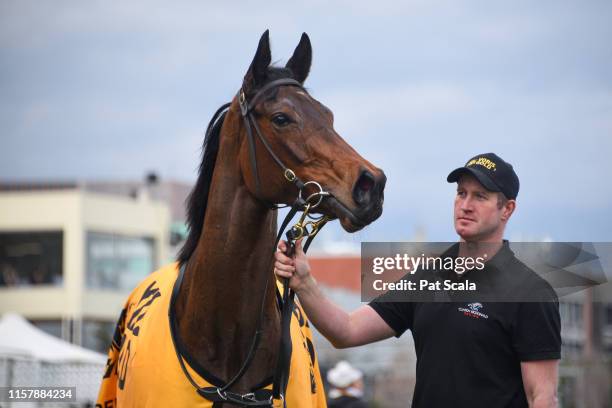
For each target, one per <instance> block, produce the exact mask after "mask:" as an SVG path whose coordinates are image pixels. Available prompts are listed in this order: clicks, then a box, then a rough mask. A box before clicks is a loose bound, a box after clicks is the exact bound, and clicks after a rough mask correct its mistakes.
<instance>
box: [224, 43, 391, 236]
mask: <svg viewBox="0 0 612 408" xmlns="http://www.w3.org/2000/svg"><path fill="white" fill-rule="evenodd" d="M270 62H271V53H270V42H269V34H268V31H266V32H265V33H264V34H263V35H262V36H261V39H260V40H259V45H258V47H257V51H256V53H255V57H254V58H253V61H252V62H251V65H250V67H249V69H248V71H247V73H246V75H245V77H244V81H243V84H242V88H241V92H240V93H239V95H238V97H237V98H235V100H234V101H233V103H234V104H238V105H240V107H241V109H242V113H243V117H248V120H245V122H244V126H243V127H242V129H241V133H242V134H241V140H242V145H241V148H240V154H239V161H240V168H241V172H242V177H243V180H244V183H245V185H246V187H247V189H248V190H249V191H250V192H251V194H253V195H254V196H256V197H257V198H258V199H260V200H262V201H264V202H267V203H284V204H291V203H293V202H294V201H295V199H296V197H297V195H298V189H296V185H295V183H291V182H288V181H291V178H290V177H287V173H286V171H285V170H286V169H290V170H291V172H292V173H294V174H295V175H296V176H297V178H298V179H299V180H303V181H304V182H305V183H306V186H305V187H303V189H304V190H308V191H303V194H304V196H308V194H312V192H313V191H315V192H317V187H316V184H314V183H308V182H316V183H318V184H319V185H320V186H321V188H322V189H323V190H324V191H326V192H328V193H329V196H326V197H325V199H323V200H322V202H321V204H320V205H319V206H318V207H317V208H316V211H317V212H320V213H322V214H325V215H326V216H328V217H329V218H331V219H335V218H337V219H339V220H340V223H341V225H342V227H343V228H344V229H345V230H346V231H348V232H354V231H357V230H360V229H361V228H363V227H365V226H366V225H368V224H370V223H371V222H372V221H374V220H376V219H377V218H378V217H379V216H380V215H381V214H382V205H383V191H384V187H385V182H386V177H385V174H384V173H383V171H382V170H381V169H379V168H377V167H375V166H374V165H373V164H372V163H370V162H369V161H367V160H365V159H364V158H363V157H361V156H360V155H359V154H358V153H357V152H356V151H355V150H354V149H353V148H352V147H351V146H350V145H349V144H348V143H346V142H345V141H344V139H342V137H340V135H338V133H337V132H336V131H335V130H334V126H333V122H334V116H333V113H332V111H331V110H330V109H329V108H327V107H326V106H325V105H323V104H322V103H321V102H319V101H318V100H316V99H315V98H313V96H312V95H310V94H309V93H308V92H307V91H306V90H305V89H304V88H303V83H304V81H305V80H306V78H307V76H308V73H309V71H310V66H311V62H312V48H311V44H310V39H309V38H308V35H306V33H304V34H302V38H301V40H300V42H299V44H298V45H297V47H296V48H295V51H294V53H293V56H292V57H291V58H290V59H289V61H288V62H287V64H286V66H285V67H272V66H271V65H270ZM282 79H288V80H289V81H283V80H282ZM290 80H293V82H291V81H290ZM234 108H236V109H238V107H236V106H234ZM246 110H248V114H246V113H245V111H246ZM249 126H252V127H253V128H254V129H249ZM253 133H257V135H258V136H259V138H258V137H253V136H252V134H253ZM242 136H244V137H242ZM265 144H268V146H265ZM254 163H256V164H255V165H254ZM283 166H284V167H285V168H283ZM288 179H289V180H288ZM298 187H300V186H298ZM313 189H314V190H313Z"/></svg>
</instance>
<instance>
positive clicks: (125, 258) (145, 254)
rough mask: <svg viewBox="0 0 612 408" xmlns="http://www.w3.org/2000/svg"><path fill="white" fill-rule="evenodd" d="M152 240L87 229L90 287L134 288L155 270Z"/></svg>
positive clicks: (88, 282) (88, 280)
mask: <svg viewBox="0 0 612 408" xmlns="http://www.w3.org/2000/svg"><path fill="white" fill-rule="evenodd" d="M154 264H155V262H154V245H153V240H152V239H150V238H145V237H128V236H123V235H116V234H108V233H100V232H88V233H87V287H88V288H92V289H103V288H104V289H121V290H131V289H133V288H134V287H136V285H137V284H138V283H139V282H140V281H141V280H142V279H144V278H145V277H146V276H147V275H148V274H149V273H151V272H153V270H154V269H155V265H154Z"/></svg>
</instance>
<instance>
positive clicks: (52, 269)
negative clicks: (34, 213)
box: [0, 231, 63, 286]
mask: <svg viewBox="0 0 612 408" xmlns="http://www.w3.org/2000/svg"><path fill="white" fill-rule="evenodd" d="M62 262H63V233H62V231H44V232H43V231H27V232H0V286H30V285H61V284H62Z"/></svg>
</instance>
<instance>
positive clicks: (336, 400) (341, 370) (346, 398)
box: [327, 361, 367, 408]
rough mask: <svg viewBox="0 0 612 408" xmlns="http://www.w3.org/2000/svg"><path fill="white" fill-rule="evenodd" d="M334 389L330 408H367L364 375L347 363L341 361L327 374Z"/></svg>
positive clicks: (328, 380)
mask: <svg viewBox="0 0 612 408" xmlns="http://www.w3.org/2000/svg"><path fill="white" fill-rule="evenodd" d="M327 382H328V383H329V384H330V385H331V386H332V387H333V388H332V389H331V390H330V391H329V399H328V401H327V404H328V407H329V408H366V407H367V404H366V403H365V402H364V401H363V399H362V397H363V373H362V372H361V371H360V370H359V369H357V368H355V367H353V366H351V365H350V364H349V363H348V362H346V361H339V362H338V363H337V364H336V365H335V366H334V367H333V368H332V369H331V370H329V371H328V372H327Z"/></svg>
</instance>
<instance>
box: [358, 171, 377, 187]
mask: <svg viewBox="0 0 612 408" xmlns="http://www.w3.org/2000/svg"><path fill="white" fill-rule="evenodd" d="M372 187H374V177H372V176H370V175H369V173H365V174H363V175H362V176H361V177H360V178H359V180H358V181H357V188H359V189H360V190H362V191H370V190H371V189H372Z"/></svg>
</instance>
